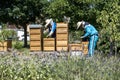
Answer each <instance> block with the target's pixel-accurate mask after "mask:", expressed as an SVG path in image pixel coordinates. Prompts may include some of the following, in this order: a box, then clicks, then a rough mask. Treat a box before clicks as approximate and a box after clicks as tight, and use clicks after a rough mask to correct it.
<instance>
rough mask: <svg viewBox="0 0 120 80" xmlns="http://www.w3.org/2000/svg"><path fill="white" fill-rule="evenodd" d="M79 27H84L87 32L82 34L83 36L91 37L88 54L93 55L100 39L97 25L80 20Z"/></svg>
mask: <svg viewBox="0 0 120 80" xmlns="http://www.w3.org/2000/svg"><path fill="white" fill-rule="evenodd" d="M79 27H82V28H84V30H85V34H84V35H83V36H81V38H85V37H89V44H88V55H89V56H93V55H94V50H95V47H96V44H97V41H98V31H97V30H96V29H95V27H94V26H93V25H91V24H89V23H88V22H85V21H80V22H78V23H77V29H78V28H79Z"/></svg>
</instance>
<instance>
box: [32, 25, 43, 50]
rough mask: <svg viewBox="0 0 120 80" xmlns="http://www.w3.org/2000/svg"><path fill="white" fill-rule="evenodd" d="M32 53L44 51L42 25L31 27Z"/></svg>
mask: <svg viewBox="0 0 120 80" xmlns="http://www.w3.org/2000/svg"><path fill="white" fill-rule="evenodd" d="M30 51H42V25H37V24H35V25H30Z"/></svg>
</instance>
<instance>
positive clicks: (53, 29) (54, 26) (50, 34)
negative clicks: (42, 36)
mask: <svg viewBox="0 0 120 80" xmlns="http://www.w3.org/2000/svg"><path fill="white" fill-rule="evenodd" d="M55 29H56V23H53V24H52V29H51V31H50V33H49V34H48V35H47V37H50V36H52V34H53V33H54V31H55Z"/></svg>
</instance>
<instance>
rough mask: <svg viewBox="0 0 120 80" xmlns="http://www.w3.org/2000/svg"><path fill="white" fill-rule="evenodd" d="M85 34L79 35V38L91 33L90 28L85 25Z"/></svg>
mask: <svg viewBox="0 0 120 80" xmlns="http://www.w3.org/2000/svg"><path fill="white" fill-rule="evenodd" d="M85 32H86V33H85V34H84V35H83V36H81V38H85V37H87V36H89V35H90V33H91V30H90V27H88V26H87V27H86V28H85Z"/></svg>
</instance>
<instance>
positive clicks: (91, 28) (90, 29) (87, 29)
mask: <svg viewBox="0 0 120 80" xmlns="http://www.w3.org/2000/svg"><path fill="white" fill-rule="evenodd" d="M84 29H85V32H86V33H85V34H84V36H83V38H85V37H90V36H92V35H98V31H97V30H96V29H95V28H94V26H92V25H91V24H87V25H85V27H84Z"/></svg>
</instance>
